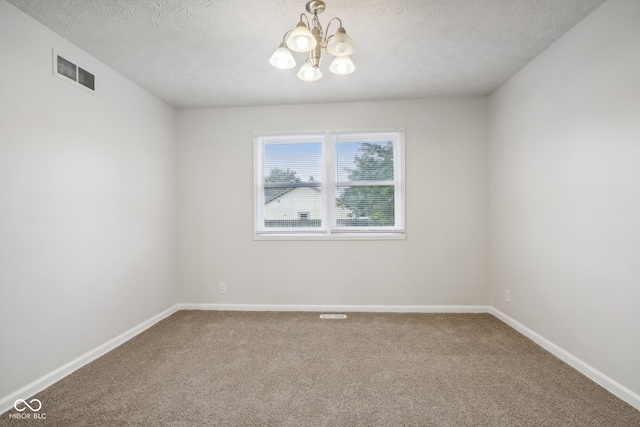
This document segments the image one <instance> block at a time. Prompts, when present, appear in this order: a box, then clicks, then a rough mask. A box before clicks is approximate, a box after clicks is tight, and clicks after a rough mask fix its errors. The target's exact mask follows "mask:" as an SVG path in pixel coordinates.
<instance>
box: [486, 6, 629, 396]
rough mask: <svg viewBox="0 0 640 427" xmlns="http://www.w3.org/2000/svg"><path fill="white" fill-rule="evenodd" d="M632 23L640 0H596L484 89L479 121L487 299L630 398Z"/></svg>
mask: <svg viewBox="0 0 640 427" xmlns="http://www.w3.org/2000/svg"><path fill="white" fill-rule="evenodd" d="M639 22H640V2H638V1H636V0H610V1H608V2H606V3H605V4H604V5H603V6H601V7H600V8H599V9H597V10H596V11H595V12H594V13H592V14H591V15H590V16H588V17H587V18H586V19H585V20H584V21H583V22H581V23H580V24H578V25H577V26H576V27H575V28H574V29H573V30H571V31H570V32H569V33H567V34H566V35H565V36H564V37H563V38H561V39H560V40H559V41H558V42H557V43H555V44H554V45H553V46H551V47H550V48H549V49H548V50H547V51H546V52H544V53H543V54H542V55H540V56H539V57H538V58H537V59H535V60H534V61H533V62H532V63H530V64H529V65H528V66H527V67H525V68H524V69H523V70H522V71H521V72H520V73H519V74H517V75H516V76H515V77H514V78H513V79H511V81H509V82H508V83H507V84H505V85H504V86H503V87H501V88H500V89H499V90H498V91H497V92H496V93H494V94H493V95H492V96H491V97H490V121H489V123H490V150H489V151H490V157H489V158H490V165H489V169H490V171H491V173H490V193H491V215H490V217H491V227H490V230H491V305H492V306H494V307H496V308H498V309H499V310H501V311H503V312H504V313H506V314H507V315H508V316H511V317H512V318H514V319H515V320H517V321H518V322H520V323H522V324H524V325H525V326H527V327H528V328H530V329H532V330H533V331H535V332H537V333H538V334H540V335H542V336H543V337H545V338H546V339H548V340H549V341H551V342H553V343H555V344H556V345H558V346H560V347H561V348H563V349H564V350H566V351H568V352H569V353H571V354H573V355H574V356H576V357H578V358H579V359H581V360H582V361H584V362H586V363H587V364H588V365H590V366H591V367H593V368H595V369H596V370H599V371H601V372H602V373H604V374H605V375H607V376H609V377H610V378H612V379H613V380H614V381H617V382H619V383H621V384H622V385H623V387H622V389H624V388H625V387H626V388H628V389H630V390H632V392H634V393H635V397H634V399H635V400H636V402H637V403H640V397H639V396H638V394H640V330H639V329H638V327H639V325H640V83H639V82H640V80H639V79H638V76H640V25H638V23H639ZM505 289H509V290H510V292H511V303H510V304H507V303H505V301H504V298H503V296H504V290H505Z"/></svg>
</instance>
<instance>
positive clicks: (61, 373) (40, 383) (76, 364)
mask: <svg viewBox="0 0 640 427" xmlns="http://www.w3.org/2000/svg"><path fill="white" fill-rule="evenodd" d="M178 310H179V308H178V305H174V306H173V307H171V308H168V309H166V310H165V311H163V312H162V313H160V314H157V315H155V316H153V317H152V318H150V319H148V320H146V321H144V322H142V323H140V324H139V325H137V326H135V327H133V328H131V329H129V330H128V331H126V332H124V333H122V334H120V335H118V336H117V337H115V338H113V339H111V340H109V341H107V342H106V343H104V344H102V345H101V346H99V347H96V348H95V349H93V350H91V351H89V352H87V353H85V354H83V355H82V356H80V357H78V358H76V359H74V360H72V361H71V362H69V363H67V364H66V365H63V366H61V367H59V368H58V369H56V370H54V371H52V372H49V373H48V374H46V375H44V376H42V377H40V378H38V379H37V380H35V381H33V382H31V383H30V384H27V385H26V386H24V387H22V388H21V389H19V390H17V391H15V392H13V393H11V394H9V395H8V396H5V397H3V398H2V399H0V414H2V413H4V412H6V411H8V410H9V409H11V408H12V407H13V404H14V402H15V401H16V400H17V399H28V398H29V397H31V396H33V395H34V394H36V393H38V392H40V391H42V390H44V389H45V388H47V387H49V386H50V385H52V384H53V383H55V382H57V381H60V380H61V379H62V378H64V377H66V376H67V375H69V374H71V373H72V372H74V371H76V370H77V369H79V368H81V367H83V366H84V365H86V364H87V363H89V362H91V361H93V360H95V359H97V358H98V357H100V356H102V355H104V354H106V353H108V352H110V351H111V350H113V349H114V348H116V347H118V346H119V345H121V344H124V343H125V342H126V341H128V340H130V339H131V338H133V337H135V336H136V335H138V334H139V333H141V332H143V331H144V330H146V329H148V328H150V327H151V326H153V325H155V324H156V323H158V322H159V321H161V320H162V319H164V318H166V317H169V316H171V315H172V314H173V313H175V312H176V311H178Z"/></svg>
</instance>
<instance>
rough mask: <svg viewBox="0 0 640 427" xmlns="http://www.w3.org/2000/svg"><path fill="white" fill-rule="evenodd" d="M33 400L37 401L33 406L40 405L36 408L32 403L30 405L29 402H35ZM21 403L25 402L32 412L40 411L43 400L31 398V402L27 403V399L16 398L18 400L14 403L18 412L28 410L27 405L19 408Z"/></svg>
mask: <svg viewBox="0 0 640 427" xmlns="http://www.w3.org/2000/svg"><path fill="white" fill-rule="evenodd" d="M33 402H36V403H35V404H34V405H33V406H36V405H38V407H37V408H34V407H32V406H31V405H29V403H31V404H33ZM21 403H22V404H24V405H25V406H26V407H27V408H29V409H31V411H32V412H38V411H39V410H40V409H42V402H40V401H39V400H38V399H31V400H30V401H29V403H27V401H26V400H24V399H18V400H16V402H15V403H14V404H13V407H14V408H15V409H16V411H18V412H23V411H26V410H27V408H25V407H22V408H18V405H19V404H21Z"/></svg>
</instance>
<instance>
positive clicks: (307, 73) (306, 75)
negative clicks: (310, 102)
mask: <svg viewBox="0 0 640 427" xmlns="http://www.w3.org/2000/svg"><path fill="white" fill-rule="evenodd" d="M313 75H314V72H313V69H312V68H310V69H308V70H306V71H305V72H304V78H305V79H306V80H311V79H312V78H313Z"/></svg>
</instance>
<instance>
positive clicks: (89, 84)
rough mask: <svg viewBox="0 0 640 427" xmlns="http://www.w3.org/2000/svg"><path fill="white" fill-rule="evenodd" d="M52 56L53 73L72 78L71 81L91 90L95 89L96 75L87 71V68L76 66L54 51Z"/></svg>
mask: <svg viewBox="0 0 640 427" xmlns="http://www.w3.org/2000/svg"><path fill="white" fill-rule="evenodd" d="M53 57H54V74H55V75H56V76H58V77H60V76H62V77H61V78H64V79H65V80H66V79H69V80H72V81H73V82H75V83H77V84H79V85H81V86H83V87H85V88H87V89H89V90H91V91H95V90H96V76H95V75H93V74H91V73H90V72H88V71H87V70H85V69H83V68H81V67H79V66H77V65H76V64H74V63H73V62H71V61H69V60H68V59H65V58H63V57H62V56H60V55H57V54H56V53H55V52H54V54H53Z"/></svg>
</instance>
